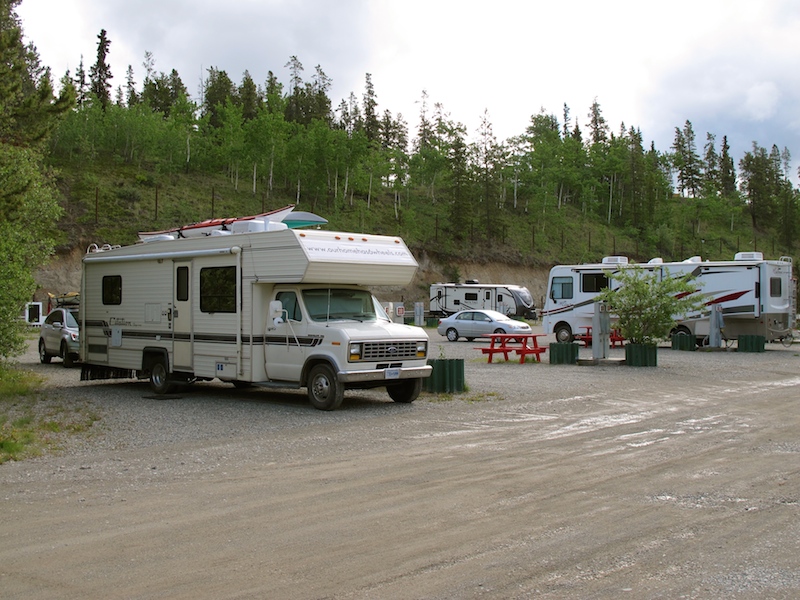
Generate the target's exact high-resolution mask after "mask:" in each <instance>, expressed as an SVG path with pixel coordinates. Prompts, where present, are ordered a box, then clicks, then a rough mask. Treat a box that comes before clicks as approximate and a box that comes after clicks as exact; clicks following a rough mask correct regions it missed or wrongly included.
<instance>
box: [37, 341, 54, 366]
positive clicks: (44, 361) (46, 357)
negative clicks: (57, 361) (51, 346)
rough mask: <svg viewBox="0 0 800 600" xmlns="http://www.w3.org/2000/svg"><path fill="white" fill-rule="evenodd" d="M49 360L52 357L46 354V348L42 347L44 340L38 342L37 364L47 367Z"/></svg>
mask: <svg viewBox="0 0 800 600" xmlns="http://www.w3.org/2000/svg"><path fill="white" fill-rule="evenodd" d="M51 358H53V357H52V356H50V355H49V354H48V353H47V348H45V347H44V340H39V362H40V363H42V364H43V365H49V364H50V359H51Z"/></svg>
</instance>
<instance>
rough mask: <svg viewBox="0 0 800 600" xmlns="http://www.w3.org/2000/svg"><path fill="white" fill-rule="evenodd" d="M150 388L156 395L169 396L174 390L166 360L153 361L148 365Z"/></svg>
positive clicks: (156, 359) (160, 358) (157, 359)
mask: <svg viewBox="0 0 800 600" xmlns="http://www.w3.org/2000/svg"><path fill="white" fill-rule="evenodd" d="M150 387H151V388H152V390H153V391H154V392H155V393H156V394H169V393H170V392H171V391H172V390H174V389H175V383H174V382H173V381H172V379H171V377H170V374H169V369H167V359H166V358H163V357H158V358H155V359H153V363H152V364H151V365H150Z"/></svg>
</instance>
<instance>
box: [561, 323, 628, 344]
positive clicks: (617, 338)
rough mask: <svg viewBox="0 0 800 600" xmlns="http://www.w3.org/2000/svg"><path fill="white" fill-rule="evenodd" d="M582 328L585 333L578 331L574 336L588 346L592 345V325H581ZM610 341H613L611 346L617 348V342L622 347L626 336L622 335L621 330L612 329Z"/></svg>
mask: <svg viewBox="0 0 800 600" xmlns="http://www.w3.org/2000/svg"><path fill="white" fill-rule="evenodd" d="M581 329H583V330H584V332H583V333H577V334H575V335H574V336H573V337H574V338H575V339H576V340H578V341H579V342H583V345H584V346H585V347H586V348H588V347H589V346H591V345H592V328H591V326H588V327H587V326H581ZM609 341H610V342H611V347H612V348H616V347H617V344H619V346H620V348H621V347H622V344H623V342H625V338H624V337H622V335H621V334H620V332H619V331H617V330H616V329H612V330H611V336H610V337H609Z"/></svg>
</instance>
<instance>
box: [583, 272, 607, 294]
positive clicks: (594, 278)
mask: <svg viewBox="0 0 800 600" xmlns="http://www.w3.org/2000/svg"><path fill="white" fill-rule="evenodd" d="M581 286H582V288H583V291H584V292H599V291H600V290H602V289H603V288H607V287H608V277H606V276H605V274H604V273H583V275H581Z"/></svg>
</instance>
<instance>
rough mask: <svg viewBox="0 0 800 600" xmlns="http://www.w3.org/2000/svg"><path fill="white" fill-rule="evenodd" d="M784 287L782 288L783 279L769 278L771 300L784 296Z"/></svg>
mask: <svg viewBox="0 0 800 600" xmlns="http://www.w3.org/2000/svg"><path fill="white" fill-rule="evenodd" d="M782 291H783V290H782V286H781V278H780V277H770V278H769V295H770V297H771V298H780V297H781V296H782V295H783V294H782Z"/></svg>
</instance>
